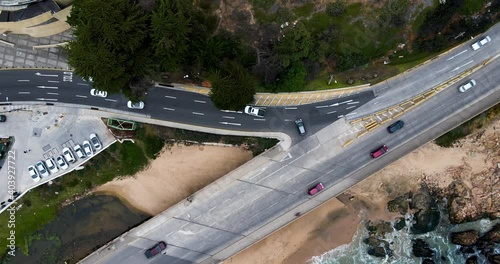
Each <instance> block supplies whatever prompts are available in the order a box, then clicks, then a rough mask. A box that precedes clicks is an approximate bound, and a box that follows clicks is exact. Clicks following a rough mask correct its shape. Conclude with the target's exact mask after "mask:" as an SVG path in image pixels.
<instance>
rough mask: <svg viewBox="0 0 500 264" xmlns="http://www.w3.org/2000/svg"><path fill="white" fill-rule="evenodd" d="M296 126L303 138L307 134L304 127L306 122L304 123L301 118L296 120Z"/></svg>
mask: <svg viewBox="0 0 500 264" xmlns="http://www.w3.org/2000/svg"><path fill="white" fill-rule="evenodd" d="M295 125H297V128H298V129H299V134H300V135H301V136H302V135H305V134H306V127H305V126H304V122H302V119H301V118H298V119H297V120H295Z"/></svg>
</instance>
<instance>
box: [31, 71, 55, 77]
mask: <svg viewBox="0 0 500 264" xmlns="http://www.w3.org/2000/svg"><path fill="white" fill-rule="evenodd" d="M35 75H36V76H41V77H58V76H59V75H57V74H41V73H39V72H37V73H35Z"/></svg>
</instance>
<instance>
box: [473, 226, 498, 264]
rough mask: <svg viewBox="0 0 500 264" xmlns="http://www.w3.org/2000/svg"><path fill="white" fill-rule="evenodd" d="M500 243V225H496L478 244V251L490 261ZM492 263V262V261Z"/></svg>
mask: <svg viewBox="0 0 500 264" xmlns="http://www.w3.org/2000/svg"><path fill="white" fill-rule="evenodd" d="M499 243H500V224H496V225H495V226H494V227H493V228H492V229H491V230H490V231H488V232H486V234H484V235H483V236H482V237H480V238H479V240H478V241H477V243H476V246H477V248H478V250H479V251H480V252H481V254H483V255H484V256H486V257H487V258H488V259H489V258H490V257H491V256H493V255H494V254H495V253H494V252H495V251H494V250H495V246H496V245H498V244H499ZM490 262H491V261H490Z"/></svg>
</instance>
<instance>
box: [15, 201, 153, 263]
mask: <svg viewBox="0 0 500 264" xmlns="http://www.w3.org/2000/svg"><path fill="white" fill-rule="evenodd" d="M149 218H150V216H148V215H145V214H142V213H140V212H137V211H132V210H130V209H129V208H128V207H127V206H125V205H124V204H123V203H122V202H121V201H120V199H118V198H115V197H112V196H107V195H90V196H87V197H85V198H82V199H80V200H78V201H76V202H74V203H72V204H69V205H67V206H65V207H63V208H62V209H61V210H60V211H59V212H58V213H57V215H56V218H55V219H54V220H53V221H52V222H50V223H49V224H47V225H45V226H44V227H42V228H41V229H40V230H39V231H37V232H36V233H35V234H32V235H31V237H29V238H26V239H31V240H32V241H33V242H32V243H31V246H30V248H29V255H24V254H23V252H22V250H21V249H19V248H18V249H16V252H15V257H13V258H12V259H10V260H8V263H11V264H26V263H33V264H35V263H36V264H38V263H40V264H49V263H51V264H52V263H54V264H56V263H61V264H62V263H68V264H70V263H76V262H78V261H79V260H80V259H82V258H84V257H86V256H87V255H88V254H90V253H92V252H93V251H95V250H96V249H98V248H100V247H101V246H102V245H104V244H106V243H107V242H109V241H111V240H112V239H114V238H115V237H117V236H119V235H121V234H122V233H124V232H126V231H127V230H129V229H131V228H133V227H135V226H137V225H138V224H140V223H142V222H144V221H145V220H147V219H149Z"/></svg>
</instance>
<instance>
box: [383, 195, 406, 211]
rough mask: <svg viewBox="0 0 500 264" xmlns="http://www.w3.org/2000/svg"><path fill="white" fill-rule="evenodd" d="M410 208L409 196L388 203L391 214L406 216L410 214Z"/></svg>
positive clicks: (402, 196) (399, 197)
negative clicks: (397, 213) (396, 213)
mask: <svg viewBox="0 0 500 264" xmlns="http://www.w3.org/2000/svg"><path fill="white" fill-rule="evenodd" d="M408 207H409V203H408V197H407V195H401V196H398V197H396V198H395V199H394V200H391V201H389V202H388V203H387V210H389V212H399V213H400V214H402V215H405V214H406V213H407V212H408Z"/></svg>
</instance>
